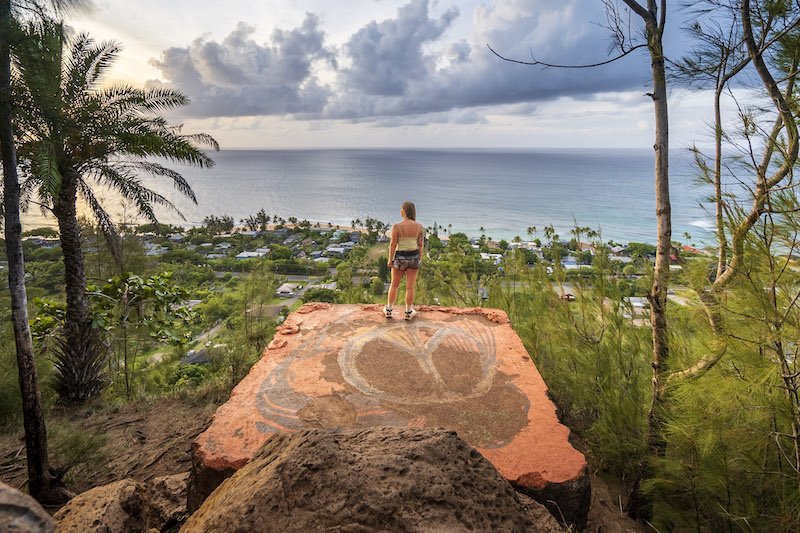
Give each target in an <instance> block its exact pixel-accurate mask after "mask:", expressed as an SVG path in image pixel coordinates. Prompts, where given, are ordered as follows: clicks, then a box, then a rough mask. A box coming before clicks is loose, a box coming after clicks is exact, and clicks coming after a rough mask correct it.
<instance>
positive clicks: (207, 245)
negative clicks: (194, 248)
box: [200, 242, 214, 248]
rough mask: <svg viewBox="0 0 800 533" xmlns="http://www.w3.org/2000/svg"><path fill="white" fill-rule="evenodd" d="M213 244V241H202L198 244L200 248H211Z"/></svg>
mask: <svg viewBox="0 0 800 533" xmlns="http://www.w3.org/2000/svg"><path fill="white" fill-rule="evenodd" d="M213 246H214V243H213V242H204V243H202V244H200V248H212V247H213Z"/></svg>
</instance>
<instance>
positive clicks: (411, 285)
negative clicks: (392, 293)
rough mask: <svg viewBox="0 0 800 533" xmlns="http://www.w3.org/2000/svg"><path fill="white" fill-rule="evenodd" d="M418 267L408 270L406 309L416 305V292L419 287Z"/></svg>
mask: <svg viewBox="0 0 800 533" xmlns="http://www.w3.org/2000/svg"><path fill="white" fill-rule="evenodd" d="M417 272H419V270H417V269H408V270H406V310H408V309H411V306H412V305H414V294H415V292H416V288H417Z"/></svg>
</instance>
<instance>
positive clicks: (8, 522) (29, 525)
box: [0, 483, 56, 533]
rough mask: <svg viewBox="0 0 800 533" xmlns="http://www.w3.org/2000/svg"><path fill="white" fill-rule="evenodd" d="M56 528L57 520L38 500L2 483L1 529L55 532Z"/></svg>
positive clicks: (9, 532) (10, 532) (25, 532)
mask: <svg viewBox="0 0 800 533" xmlns="http://www.w3.org/2000/svg"><path fill="white" fill-rule="evenodd" d="M55 530H56V524H55V522H53V519H52V518H50V515H49V514H47V511H45V510H44V509H43V508H42V506H41V505H39V503H38V502H37V501H36V500H34V499H33V498H31V497H30V496H28V495H27V494H23V493H22V492H20V491H18V490H16V489H14V488H12V487H9V486H8V485H6V484H5V483H0V531H3V532H7V533H55Z"/></svg>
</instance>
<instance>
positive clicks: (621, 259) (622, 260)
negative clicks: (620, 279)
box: [608, 255, 633, 265]
mask: <svg viewBox="0 0 800 533" xmlns="http://www.w3.org/2000/svg"><path fill="white" fill-rule="evenodd" d="M608 260H609V261H619V262H620V263H622V264H623V265H627V264H628V263H633V258H631V257H628V256H627V255H609V256H608Z"/></svg>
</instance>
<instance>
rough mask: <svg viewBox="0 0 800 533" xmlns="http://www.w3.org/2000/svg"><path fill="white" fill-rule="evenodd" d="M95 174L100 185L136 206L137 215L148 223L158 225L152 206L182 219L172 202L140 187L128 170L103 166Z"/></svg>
mask: <svg viewBox="0 0 800 533" xmlns="http://www.w3.org/2000/svg"><path fill="white" fill-rule="evenodd" d="M95 174H96V176H97V178H98V181H99V182H100V183H103V184H105V185H107V186H109V187H111V188H112V189H114V190H115V191H117V192H119V193H120V194H121V195H122V196H123V197H124V198H126V199H128V200H130V201H132V202H133V203H134V205H136V208H137V210H138V211H139V214H141V215H142V216H143V217H145V218H146V219H147V220H148V221H149V222H152V223H153V224H158V218H157V217H156V214H155V211H154V210H153V206H154V205H160V206H164V207H167V208H169V209H171V210H172V211H174V212H175V213H176V214H178V216H180V217H181V218H182V219H184V217H183V214H182V213H181V212H180V211H179V210H178V208H177V207H175V205H174V204H173V203H172V202H170V201H169V200H168V199H167V198H165V197H164V196H162V195H161V194H159V193H157V192H155V191H154V190H152V189H149V188H147V187H145V186H144V185H142V183H141V182H140V181H139V180H138V179H137V178H136V177H135V176H134V175H133V174H132V173H131V172H130V171H129V170H127V169H125V168H115V167H114V166H113V165H110V164H104V165H99V166H97V167H96V169H95ZM184 220H185V219H184Z"/></svg>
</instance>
